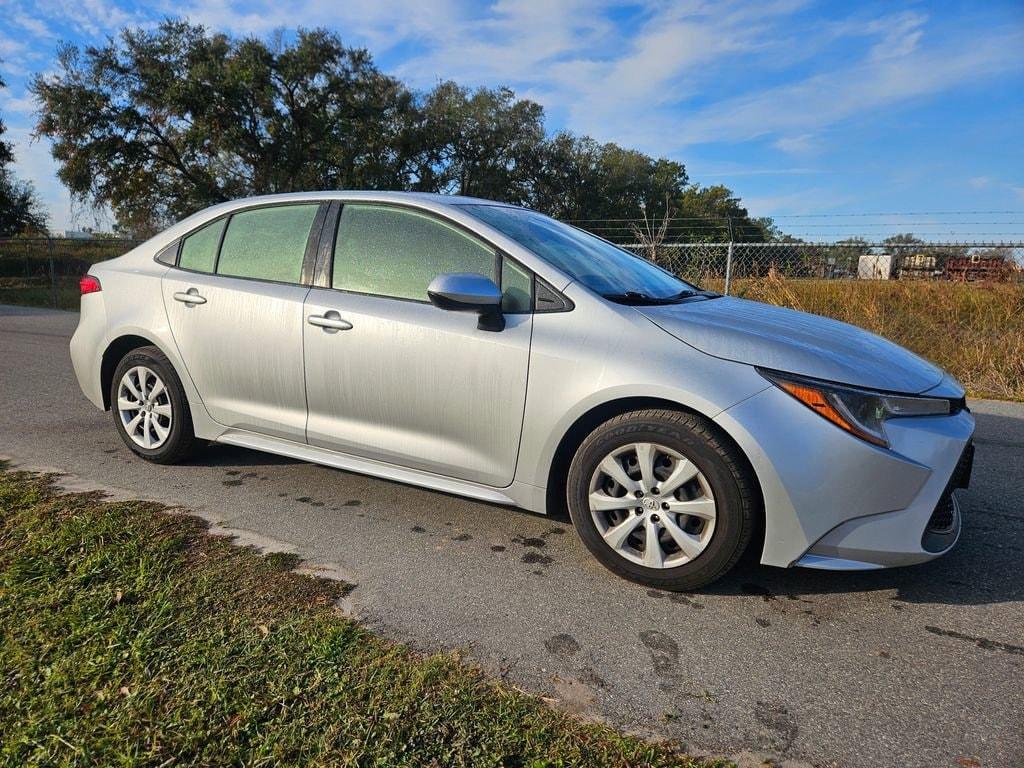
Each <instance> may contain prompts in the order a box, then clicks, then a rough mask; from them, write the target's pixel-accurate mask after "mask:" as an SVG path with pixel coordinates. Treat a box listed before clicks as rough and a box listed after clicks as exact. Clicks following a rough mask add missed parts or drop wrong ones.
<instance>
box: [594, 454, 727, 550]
mask: <svg viewBox="0 0 1024 768" xmlns="http://www.w3.org/2000/svg"><path fill="white" fill-rule="evenodd" d="M588 503H589V505H590V514H591V517H592V518H593V520H594V524H595V525H596V526H597V530H598V532H599V533H600V534H601V536H602V537H603V539H604V541H605V543H606V544H607V545H608V546H609V547H611V549H612V550H613V551H614V552H615V553H616V554H617V555H619V556H620V557H624V558H625V559H627V560H630V561H632V562H634V563H637V564H638V565H642V566H645V567H647V568H675V567H677V566H680V565H684V564H686V563H689V562H691V561H692V560H693V559H694V558H696V557H697V556H698V555H700V553H701V552H703V551H704V550H705V549H706V548H707V546H708V544H709V543H710V541H711V537H712V536H713V535H714V532H715V520H716V516H717V515H716V513H717V508H716V506H715V497H714V494H713V493H712V492H711V486H710V485H709V484H708V481H707V478H705V477H704V474H703V473H702V472H701V471H700V470H699V469H698V468H697V466H696V465H695V464H694V463H693V462H691V461H690V460H689V459H687V458H686V457H685V456H683V455H682V454H680V453H679V452H678V451H674V450H672V449H671V448H666V447H665V446H663V445H658V444H656V443H630V444H627V445H624V446H621V447H619V448H616V449H615V450H614V451H612V452H611V453H609V454H608V455H607V456H605V457H604V459H602V460H601V462H600V463H599V464H598V466H597V469H595V470H594V474H593V475H592V477H591V480H590V489H589V496H588Z"/></svg>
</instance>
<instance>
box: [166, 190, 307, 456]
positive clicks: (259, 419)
mask: <svg viewBox="0 0 1024 768" xmlns="http://www.w3.org/2000/svg"><path fill="white" fill-rule="evenodd" d="M325 213H326V206H324V208H323V209H321V207H320V205H319V204H318V203H312V204H308V203H301V204H289V205H274V206H264V207H258V208H251V209H245V210H242V211H238V212H236V213H233V214H231V215H230V216H227V217H224V218H221V219H218V220H216V221H214V222H212V223H210V224H208V225H206V226H205V227H203V228H201V229H199V230H198V231H196V232H193V233H192V234H190V235H188V236H186V237H185V238H183V239H182V243H181V246H180V247H179V253H178V259H177V263H176V265H175V266H174V267H173V268H171V269H169V270H168V271H167V273H166V274H165V275H164V277H163V280H162V290H163V298H164V305H165V307H166V310H167V320H168V323H169V324H170V327H171V332H172V334H173V336H174V341H175V343H176V344H177V345H178V352H179V354H180V355H181V358H182V360H183V361H184V363H185V367H186V368H187V370H188V375H189V376H191V377H192V381H193V382H194V383H195V386H196V389H197V390H198V392H199V395H200V397H201V398H202V400H203V403H204V405H205V406H206V408H207V410H208V411H209V413H210V416H211V417H212V418H213V419H214V420H216V421H218V422H219V423H221V424H223V425H225V426H227V427H233V428H236V429H244V430H249V431H253V432H259V433H262V434H266V435H271V436H274V437H281V438H285V439H289V440H295V441H297V442H305V429H306V394H305V385H304V381H303V378H304V372H303V365H302V333H303V314H302V313H303V301H304V300H305V298H306V294H307V293H308V291H309V286H308V282H309V279H308V278H309V275H311V272H312V263H313V260H314V258H315V242H312V243H311V242H310V241H311V238H310V232H311V231H312V230H313V229H314V228H315V229H316V230H317V232H316V234H317V235H319V231H318V230H319V225H320V224H322V221H323V216H324V215H325ZM314 224H316V225H317V226H316V227H314ZM313 239H314V240H315V238H313ZM307 248H308V249H309V250H310V252H309V254H307ZM307 257H308V258H307Z"/></svg>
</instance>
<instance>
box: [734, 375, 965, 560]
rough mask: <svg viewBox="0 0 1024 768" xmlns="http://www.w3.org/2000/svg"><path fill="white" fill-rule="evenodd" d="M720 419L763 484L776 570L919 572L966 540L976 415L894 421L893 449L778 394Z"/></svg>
mask: <svg viewBox="0 0 1024 768" xmlns="http://www.w3.org/2000/svg"><path fill="white" fill-rule="evenodd" d="M716 421H718V422H719V423H720V424H721V425H722V426H723V427H724V428H725V429H726V430H727V431H728V432H729V433H730V434H732V435H733V437H734V438H735V439H736V440H737V442H738V443H739V444H740V447H741V448H742V449H743V450H744V451H745V453H746V455H747V456H748V458H750V460H751V463H752V464H753V466H754V471H755V472H756V473H757V476H758V479H759V480H760V481H761V487H762V492H763V495H764V501H765V544H764V550H763V551H762V557H761V562H763V563H765V564H767V565H778V566H783V567H786V566H791V565H800V566H806V567H812V568H828V569H833V570H854V569H868V568H881V567H889V566H900V565H911V564H914V563H921V562H925V561H927V560H931V559H933V558H935V557H938V556H939V555H942V554H944V553H945V552H948V551H949V550H950V549H951V548H952V547H953V546H954V545H955V544H956V542H957V539H958V538H959V535H960V529H961V525H962V518H961V515H960V510H959V505H958V503H957V501H956V499H955V497H954V495H953V494H954V491H955V490H956V488H957V487H958V486H962V485H964V483H965V478H966V476H969V473H970V461H971V457H972V454H973V449H972V448H971V436H972V434H973V432H974V417H973V416H971V414H970V413H969V412H968V411H966V410H963V411H960V412H959V413H957V414H954V415H952V416H929V417H915V418H905V419H893V420H890V421H889V422H887V424H886V432H887V435H888V437H889V440H890V443H891V449H890V450H886V449H882V448H878V447H875V446H873V445H869V444H868V443H865V442H864V441H862V440H859V439H857V438H855V437H853V436H851V435H849V434H848V433H846V432H844V431H842V430H840V429H838V428H836V427H835V426H833V425H832V424H830V423H829V422H827V421H826V420H824V419H822V418H821V417H820V416H818V415H817V414H814V413H812V412H811V411H810V409H808V408H806V407H805V406H804V405H802V404H800V403H798V402H797V401H796V400H794V399H793V398H791V397H790V396H789V395H787V394H785V393H784V392H782V391H781V390H778V389H776V388H774V387H773V388H771V389H768V390H765V391H764V392H762V393H760V394H759V395H756V396H755V397H752V398H750V399H749V400H746V401H744V402H743V403H740V404H739V405H737V406H735V407H734V408H732V409H729V410H728V411H726V412H724V413H722V414H719V416H718V417H717V418H716ZM943 516H945V517H947V520H941V519H940V518H941V517H943Z"/></svg>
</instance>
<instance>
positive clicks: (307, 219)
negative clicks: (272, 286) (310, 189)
mask: <svg viewBox="0 0 1024 768" xmlns="http://www.w3.org/2000/svg"><path fill="white" fill-rule="evenodd" d="M317 208H318V206H317V205H315V204H309V205H278V206H273V207H271V208H256V209H254V210H251V211H242V212H241V213H236V214H234V215H233V216H232V217H231V221H230V223H229V224H228V231H227V232H226V233H225V234H224V243H223V245H221V248H220V260H219V261H218V262H217V274H218V275H231V276H232V277H255V278H258V279H260V280H275V281H277V282H279V283H298V282H300V281H301V279H302V261H303V259H304V258H305V255H306V240H307V239H308V238H309V230H310V227H312V226H313V218H314V217H315V216H316V212H317Z"/></svg>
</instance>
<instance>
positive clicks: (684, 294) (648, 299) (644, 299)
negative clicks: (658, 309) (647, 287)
mask: <svg viewBox="0 0 1024 768" xmlns="http://www.w3.org/2000/svg"><path fill="white" fill-rule="evenodd" d="M602 295H603V296H604V297H605V298H606V299H608V300H609V301H614V302H616V303H618V304H630V305H635V306H650V305H657V304H675V303H676V302H679V301H682V300H684V299H689V298H690V297H692V296H697V295H698V293H697V291H693V290H690V289H689V288H685V289H683V290H682V291H680V292H679V293H676V294H674V295H672V296H651V295H649V294H646V293H643V292H642V291H624V292H623V293H605V294H602Z"/></svg>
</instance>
